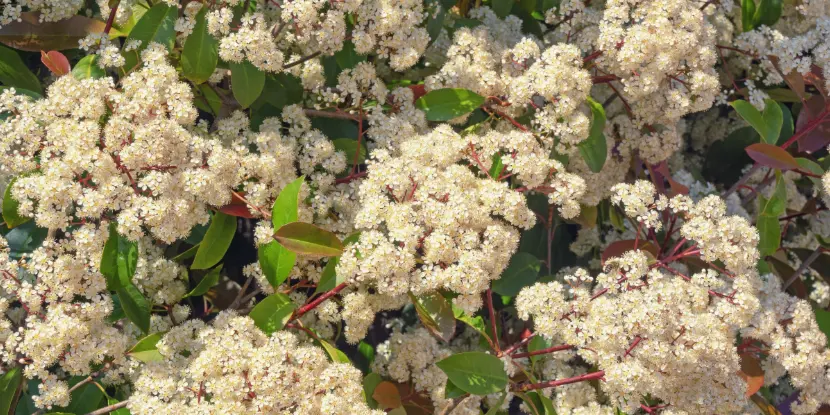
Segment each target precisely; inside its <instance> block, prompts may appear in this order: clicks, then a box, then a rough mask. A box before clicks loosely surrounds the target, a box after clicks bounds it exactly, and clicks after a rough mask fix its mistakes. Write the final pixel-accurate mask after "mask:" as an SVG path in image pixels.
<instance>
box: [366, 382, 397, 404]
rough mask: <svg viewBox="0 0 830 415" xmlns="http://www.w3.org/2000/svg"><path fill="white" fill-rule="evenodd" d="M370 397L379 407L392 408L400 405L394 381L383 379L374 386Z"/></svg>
mask: <svg viewBox="0 0 830 415" xmlns="http://www.w3.org/2000/svg"><path fill="white" fill-rule="evenodd" d="M372 398H373V399H374V400H376V401H377V403H378V405H379V407H380V408H382V409H384V410H386V409H393V408H397V407H400V406H401V394H400V392H398V388H397V387H396V386H395V384H394V383H392V382H389V381H388V380H387V381H383V382H381V383H379V384H378V386H376V387H375V391H374V392H372Z"/></svg>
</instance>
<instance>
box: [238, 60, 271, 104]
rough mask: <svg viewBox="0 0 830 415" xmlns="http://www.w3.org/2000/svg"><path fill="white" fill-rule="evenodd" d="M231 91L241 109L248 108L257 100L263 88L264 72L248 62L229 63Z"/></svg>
mask: <svg viewBox="0 0 830 415" xmlns="http://www.w3.org/2000/svg"><path fill="white" fill-rule="evenodd" d="M230 67H231V89H232V90H233V96H234V98H236V100H237V101H238V102H239V105H240V106H242V108H248V107H250V106H251V104H253V103H254V101H256V99H257V98H259V96H260V94H262V90H263V88H264V87H265V72H262V71H260V70H259V69H257V67H256V66H254V65H252V64H251V63H250V62H248V61H242V62H241V63H235V62H231V63H230Z"/></svg>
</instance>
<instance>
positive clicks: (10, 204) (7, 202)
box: [3, 177, 32, 229]
mask: <svg viewBox="0 0 830 415" xmlns="http://www.w3.org/2000/svg"><path fill="white" fill-rule="evenodd" d="M16 181H17V178H16V177H15V178H13V179H11V181H9V184H8V185H6V191H5V192H3V220H4V221H5V222H6V226H8V227H9V229H13V228H16V227H18V226H20V225H22V224H24V223H26V222H28V221H30V220H32V218H27V217H25V216H20V214H19V213H18V212H17V208H18V206H20V203H18V202H17V200H15V199H14V197H12V186H14V183H15V182H16Z"/></svg>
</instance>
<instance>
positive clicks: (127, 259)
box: [100, 222, 151, 333]
mask: <svg viewBox="0 0 830 415" xmlns="http://www.w3.org/2000/svg"><path fill="white" fill-rule="evenodd" d="M137 263H138V244H136V243H135V242H133V241H130V240H128V239H127V238H125V237H123V236H121V235H119V234H118V231H117V230H116V225H115V222H112V223H110V228H109V238H108V239H107V242H106V244H105V245H104V252H103V254H102V256H101V264H100V270H101V274H103V275H104V277H105V278H106V280H107V289H109V290H110V291H115V293H116V294H117V295H118V300H119V301H120V303H121V307H122V308H123V310H124V314H126V316H127V318H128V319H129V320H130V321H132V322H133V324H135V325H136V326H137V327H138V328H139V329H141V331H143V332H145V333H147V332H149V331H150V308H151V304H150V302H149V301H147V299H146V298H145V297H144V294H142V293H141V291H140V290H139V289H138V288H137V287H136V286H135V285H134V284H133V282H132V281H133V276H134V275H135V269H136V264H137Z"/></svg>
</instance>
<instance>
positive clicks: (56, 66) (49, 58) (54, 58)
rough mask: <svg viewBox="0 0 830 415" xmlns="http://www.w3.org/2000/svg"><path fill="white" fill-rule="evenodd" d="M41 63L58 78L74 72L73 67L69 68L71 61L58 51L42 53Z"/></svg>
mask: <svg viewBox="0 0 830 415" xmlns="http://www.w3.org/2000/svg"><path fill="white" fill-rule="evenodd" d="M40 61H41V62H43V64H44V65H46V67H47V68H49V70H50V71H52V73H53V74H55V75H57V76H64V75H66V74H68V73H69V71H71V70H72V67H71V66H69V59H66V56H64V55H63V53H60V52H58V51H56V50H50V51H49V52H44V51H40Z"/></svg>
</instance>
